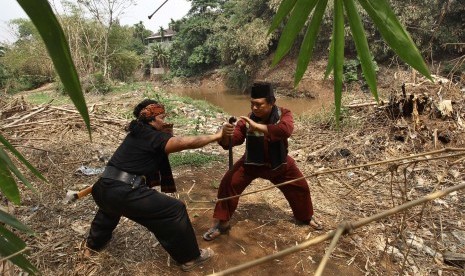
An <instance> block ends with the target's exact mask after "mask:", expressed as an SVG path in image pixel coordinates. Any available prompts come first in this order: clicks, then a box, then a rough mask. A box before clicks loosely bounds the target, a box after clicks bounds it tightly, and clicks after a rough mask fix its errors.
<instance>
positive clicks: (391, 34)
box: [358, 0, 433, 81]
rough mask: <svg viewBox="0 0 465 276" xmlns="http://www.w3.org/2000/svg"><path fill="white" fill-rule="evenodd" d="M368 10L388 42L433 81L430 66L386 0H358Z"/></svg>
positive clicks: (397, 52) (404, 58)
mask: <svg viewBox="0 0 465 276" xmlns="http://www.w3.org/2000/svg"><path fill="white" fill-rule="evenodd" d="M358 1H359V3H360V4H361V5H362V7H363V8H364V9H365V10H366V11H367V13H368V15H369V16H370V17H371V19H372V20H373V22H374V24H375V25H376V27H377V29H378V30H379V32H380V33H381V35H382V36H383V38H384V40H385V41H386V43H387V44H388V45H389V47H391V49H392V50H394V52H396V54H397V55H399V57H400V58H401V59H402V60H403V61H405V62H406V63H407V64H409V65H410V66H412V67H413V68H415V69H416V70H417V71H418V72H420V73H421V74H422V75H423V76H425V77H427V78H428V79H429V80H431V81H433V79H432V78H431V74H430V72H429V69H428V67H427V66H426V64H425V61H424V60H423V57H422V56H421V54H420V51H419V50H418V49H417V47H416V46H415V43H414V42H413V40H412V38H411V37H410V35H409V34H408V32H407V31H406V30H405V29H404V27H403V26H402V25H401V24H400V22H399V20H397V17H396V15H395V14H394V11H393V10H392V9H391V7H390V6H389V4H388V3H387V2H386V0H358Z"/></svg>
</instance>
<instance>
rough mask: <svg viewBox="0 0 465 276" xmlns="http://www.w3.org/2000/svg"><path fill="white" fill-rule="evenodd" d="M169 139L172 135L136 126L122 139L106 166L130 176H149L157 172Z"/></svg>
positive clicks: (143, 125) (147, 126) (144, 126)
mask: <svg viewBox="0 0 465 276" xmlns="http://www.w3.org/2000/svg"><path fill="white" fill-rule="evenodd" d="M171 137H173V135H172V134H169V133H165V132H161V131H158V130H156V129H154V128H152V127H151V126H149V125H146V124H138V125H137V126H136V127H135V128H134V129H133V130H132V131H131V132H130V133H129V134H128V135H127V136H126V138H124V140H123V142H122V143H121V145H120V146H119V147H118V149H116V151H115V153H114V154H113V156H112V157H111V159H110V161H109V162H108V165H109V166H114V167H116V168H118V169H120V170H122V171H125V172H128V173H132V174H138V175H146V176H148V175H151V174H153V173H154V172H156V171H159V169H160V162H161V160H162V159H163V157H164V156H166V153H165V146H166V143H167V142H168V140H169V139H170V138H171Z"/></svg>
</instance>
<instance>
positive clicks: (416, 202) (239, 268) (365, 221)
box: [210, 182, 465, 276]
mask: <svg viewBox="0 0 465 276" xmlns="http://www.w3.org/2000/svg"><path fill="white" fill-rule="evenodd" d="M464 188H465V182H463V183H462V184H459V185H456V186H453V187H450V188H447V189H444V190H440V191H436V192H434V193H431V194H429V195H426V196H424V197H421V198H418V199H416V200H413V201H409V202H406V203H404V204H402V205H399V206H397V207H394V208H391V209H389V210H386V211H384V212H381V213H378V214H376V215H373V216H370V217H367V218H363V219H360V220H358V221H356V222H353V223H351V222H343V223H341V224H340V225H341V226H342V227H344V229H345V230H346V232H345V234H350V233H351V232H352V230H353V229H357V228H360V227H362V226H365V225H367V224H369V223H371V222H373V221H377V220H380V219H383V218H386V217H388V216H391V215H394V214H397V213H399V212H402V211H405V210H407V209H409V208H412V207H414V206H417V205H420V204H423V203H425V202H428V201H431V200H434V199H436V198H439V197H443V196H445V195H448V194H450V193H452V192H455V191H458V190H461V189H464ZM338 229H339V228H338ZM336 233H337V231H336V230H333V231H331V232H328V233H326V234H324V235H320V236H318V237H315V238H313V239H311V240H307V241H304V242H302V243H300V244H298V245H296V246H293V247H289V248H286V249H284V250H282V251H279V252H277V253H275V254H272V255H267V256H265V257H262V258H260V259H256V260H253V261H250V262H248V263H244V264H241V265H238V266H235V267H232V268H229V269H226V270H223V271H219V272H216V273H213V274H210V275H211V276H219V275H230V274H232V273H237V272H240V271H243V270H245V269H248V268H250V267H253V266H257V265H259V264H262V263H266V262H268V261H271V260H274V259H277V258H280V257H284V256H287V255H289V254H291V253H294V252H297V251H300V250H302V249H305V248H307V247H309V246H311V245H314V244H318V243H320V242H323V241H326V240H329V239H331V238H333V237H334V236H335V235H336Z"/></svg>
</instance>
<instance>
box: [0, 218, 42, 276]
mask: <svg viewBox="0 0 465 276" xmlns="http://www.w3.org/2000/svg"><path fill="white" fill-rule="evenodd" d="M0 237H1V238H0V255H2V256H3V257H7V256H10V255H13V254H15V253H17V252H19V251H21V250H23V249H24V248H26V244H25V243H24V242H23V241H22V240H21V239H20V238H18V237H17V236H16V235H15V234H14V233H12V232H11V231H9V230H8V229H6V228H5V227H3V226H1V225H0ZM9 260H10V261H11V262H12V263H14V264H15V265H17V266H18V267H20V268H22V269H23V270H24V271H26V272H28V273H30V274H32V275H35V274H36V273H37V272H38V270H37V268H35V267H34V266H33V265H32V264H31V263H30V262H29V261H28V260H27V259H26V258H25V257H24V254H18V255H15V256H13V257H11V258H10V259H9Z"/></svg>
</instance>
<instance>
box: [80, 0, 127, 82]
mask: <svg viewBox="0 0 465 276" xmlns="http://www.w3.org/2000/svg"><path fill="white" fill-rule="evenodd" d="M77 1H78V3H79V4H81V5H83V6H84V7H85V8H86V9H87V10H88V11H89V12H90V14H91V15H92V16H93V18H94V19H95V20H96V21H97V22H98V23H99V24H100V25H101V26H102V28H103V30H104V32H103V56H102V60H103V62H102V63H103V64H102V66H103V75H104V76H107V74H108V59H109V57H110V54H111V51H110V45H109V37H110V32H111V29H112V27H113V25H114V24H116V23H117V22H118V17H119V16H120V15H121V14H123V13H124V11H125V10H126V9H127V8H128V7H130V6H131V5H133V4H134V3H135V1H134V0H77Z"/></svg>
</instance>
